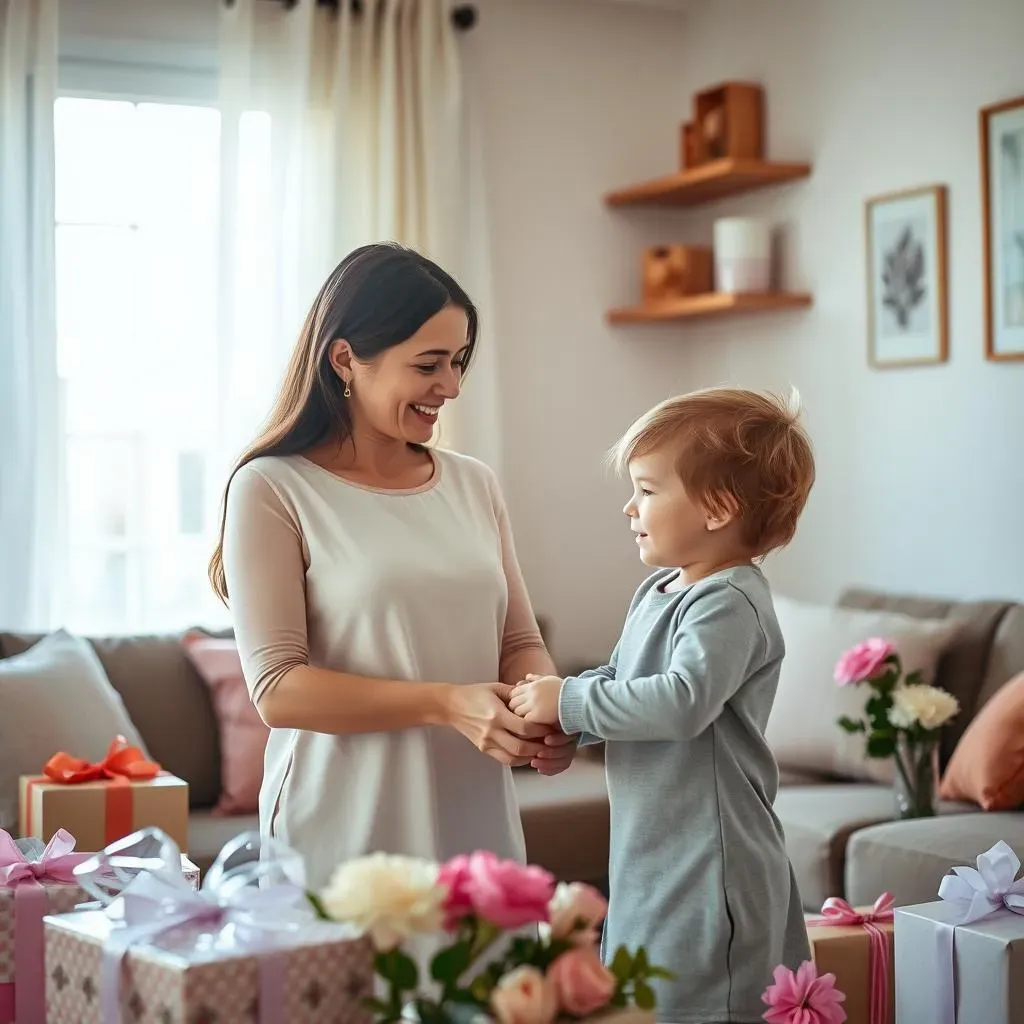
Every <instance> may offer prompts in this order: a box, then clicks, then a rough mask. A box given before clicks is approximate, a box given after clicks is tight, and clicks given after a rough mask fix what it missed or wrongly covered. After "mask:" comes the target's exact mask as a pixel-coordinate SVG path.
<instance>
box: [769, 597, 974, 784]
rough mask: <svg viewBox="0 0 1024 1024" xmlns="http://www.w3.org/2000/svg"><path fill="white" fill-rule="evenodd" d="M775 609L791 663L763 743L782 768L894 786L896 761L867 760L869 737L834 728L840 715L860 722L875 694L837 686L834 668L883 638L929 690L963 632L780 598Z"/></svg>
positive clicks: (781, 679)
mask: <svg viewBox="0 0 1024 1024" xmlns="http://www.w3.org/2000/svg"><path fill="white" fill-rule="evenodd" d="M775 609H776V614H777V616H778V621H779V628H780V629H781V630H782V635H783V638H784V639H785V642H786V656H785V658H784V659H783V662H782V670H781V673H780V676H779V689H778V693H777V694H776V697H775V705H774V707H773V708H772V713H771V716H770V717H769V719H768V728H767V730H766V732H765V737H766V739H767V740H768V744H769V746H770V747H771V748H772V751H773V752H774V754H775V757H776V758H777V760H778V762H779V764H780V765H781V766H782V767H783V768H789V769H795V770H797V771H810V772H818V773H821V774H828V775H832V776H833V777H834V778H839V779H858V780H862V781H871V782H884V783H886V784H888V783H889V782H891V780H892V761H891V760H890V759H886V760H878V759H873V758H869V757H867V756H866V755H865V753H864V736H863V735H862V734H859V733H856V734H854V735H850V734H848V733H845V732H843V731H842V730H841V729H840V728H839V726H838V725H837V724H836V720H837V719H838V718H839V717H840V716H841V715H849V716H851V717H853V718H860V717H861V716H862V714H863V712H864V704H865V702H866V701H867V699H868V697H869V696H870V690H869V689H868V688H867V687H864V686H837V685H836V684H835V682H834V681H833V671H834V669H835V664H836V662H837V661H838V659H839V657H840V656H841V655H842V654H843V653H844V652H845V651H846V650H848V649H849V648H851V647H853V646H854V645H855V644H858V643H861V642H862V641H864V640H867V639H868V638H869V637H874V636H881V637H885V638H887V639H889V640H892V642H893V643H894V644H895V645H896V647H897V649H898V650H899V652H900V657H901V659H902V662H903V667H904V671H906V672H911V671H914V670H920V671H921V673H922V675H923V678H924V682H931V681H932V679H933V678H934V675H935V669H936V665H937V664H938V661H939V657H940V655H941V653H942V651H943V650H944V649H945V647H946V646H947V645H948V644H949V642H950V638H951V637H952V636H953V633H954V632H955V630H956V628H957V625H956V624H954V623H949V622H942V621H924V620H920V619H914V618H911V617H910V616H908V615H900V614H897V613H895V612H884V611H882V612H874V611H860V610H857V609H850V608H835V607H832V606H829V605H817V604H808V603H805V602H803V601H795V600H793V599H791V598H787V597H778V598H776V601H775Z"/></svg>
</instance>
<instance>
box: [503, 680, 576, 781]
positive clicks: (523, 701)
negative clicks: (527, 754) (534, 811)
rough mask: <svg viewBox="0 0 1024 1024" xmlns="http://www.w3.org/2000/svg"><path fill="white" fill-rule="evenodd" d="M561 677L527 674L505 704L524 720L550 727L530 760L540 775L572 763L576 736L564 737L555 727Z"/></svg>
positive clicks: (560, 769)
mask: <svg viewBox="0 0 1024 1024" xmlns="http://www.w3.org/2000/svg"><path fill="white" fill-rule="evenodd" d="M561 690H562V680H561V679H559V678H558V677H557V676H537V675H528V676H527V677H526V678H525V679H524V680H523V681H522V682H521V683H519V684H518V685H517V686H516V687H515V688H514V689H513V690H512V695H511V697H510V699H509V707H510V708H511V709H512V710H513V711H514V712H515V713H516V714H517V715H519V716H520V717H521V718H522V719H523V720H524V721H525V722H526V723H532V722H536V723H538V724H541V725H546V726H548V727H549V729H550V730H551V731H550V732H549V733H548V735H547V736H546V737H545V739H544V748H543V750H541V752H540V753H539V754H537V756H536V757H535V758H534V759H533V760H532V761H531V762H530V764H531V765H532V766H533V767H534V768H536V769H537V771H538V772H539V773H540V774H541V775H557V774H558V773H559V772H564V771H565V769H566V768H568V767H569V765H570V764H572V759H573V758H574V757H575V756H576V744H577V742H578V740H579V737H578V736H568V735H566V734H565V733H564V732H562V730H561V729H560V728H559V719H558V696H559V694H560V693H561Z"/></svg>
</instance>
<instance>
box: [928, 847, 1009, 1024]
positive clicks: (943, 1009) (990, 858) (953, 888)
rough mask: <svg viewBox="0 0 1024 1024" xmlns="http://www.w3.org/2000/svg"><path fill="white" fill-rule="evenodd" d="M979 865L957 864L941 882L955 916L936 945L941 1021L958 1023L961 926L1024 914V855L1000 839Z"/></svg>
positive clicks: (942, 893)
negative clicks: (1023, 869)
mask: <svg viewBox="0 0 1024 1024" xmlns="http://www.w3.org/2000/svg"><path fill="white" fill-rule="evenodd" d="M977 865H978V866H977V868H970V867H955V868H953V874H951V875H946V876H945V877H944V878H943V879H942V881H941V882H940V883H939V898H940V899H942V900H944V901H945V902H946V903H947V904H948V905H950V906H951V907H952V909H953V919H952V921H951V922H949V923H948V924H943V925H941V926H940V929H939V933H938V936H937V937H938V944H937V947H936V957H937V959H936V965H937V971H936V977H937V979H938V983H939V984H940V985H941V987H942V991H941V993H940V997H941V998H940V1013H941V1018H940V1020H938V1021H936V1024H956V972H955V970H954V969H953V964H954V943H955V940H956V927H957V925H963V924H973V923H974V922H975V921H980V920H982V919H983V918H986V917H990V916H992V915H994V914H1002V913H1006V912H1007V911H1009V912H1011V913H1014V914H1024V878H1017V872H1018V871H1019V870H1020V858H1019V857H1018V856H1017V855H1016V854H1015V853H1014V852H1013V850H1012V849H1010V847H1009V846H1008V845H1007V844H1006V843H1004V842H1003V841H1002V840H1000V841H999V842H998V843H996V844H995V846H993V847H992V848H991V849H990V850H989V851H988V852H987V853H981V854H979V855H978V858H977Z"/></svg>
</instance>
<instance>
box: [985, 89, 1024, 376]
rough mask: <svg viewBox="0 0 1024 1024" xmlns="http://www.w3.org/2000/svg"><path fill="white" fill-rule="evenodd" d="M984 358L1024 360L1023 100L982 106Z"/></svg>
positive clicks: (1020, 97)
mask: <svg viewBox="0 0 1024 1024" xmlns="http://www.w3.org/2000/svg"><path fill="white" fill-rule="evenodd" d="M978 122H979V125H978V126H979V130H980V134H981V140H980V141H981V202H982V225H981V226H982V240H983V245H984V252H983V254H982V262H983V265H984V268H985V300H984V301H985V358H986V359H992V360H997V361H1003V360H1021V359H1024V96H1018V97H1017V98H1016V99H1012V100H1005V101H1004V102H1001V103H994V104H992V105H991V106H988V107H983V108H982V110H981V111H980V113H979V115H978Z"/></svg>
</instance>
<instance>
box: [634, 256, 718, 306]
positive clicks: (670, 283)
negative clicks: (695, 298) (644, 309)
mask: <svg viewBox="0 0 1024 1024" xmlns="http://www.w3.org/2000/svg"><path fill="white" fill-rule="evenodd" d="M713 280H714V274H713V270H712V259H711V250H710V249H706V248H700V247H695V246H690V245H656V246H653V247H652V248H650V249H647V250H646V251H645V252H644V260H643V295H644V304H645V305H657V304H658V303H659V302H665V301H666V300H667V299H679V298H682V297H683V296H686V295H703V294H705V293H707V292H710V291H711V290H712V288H713V287H714V286H713V283H712V282H713Z"/></svg>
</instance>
